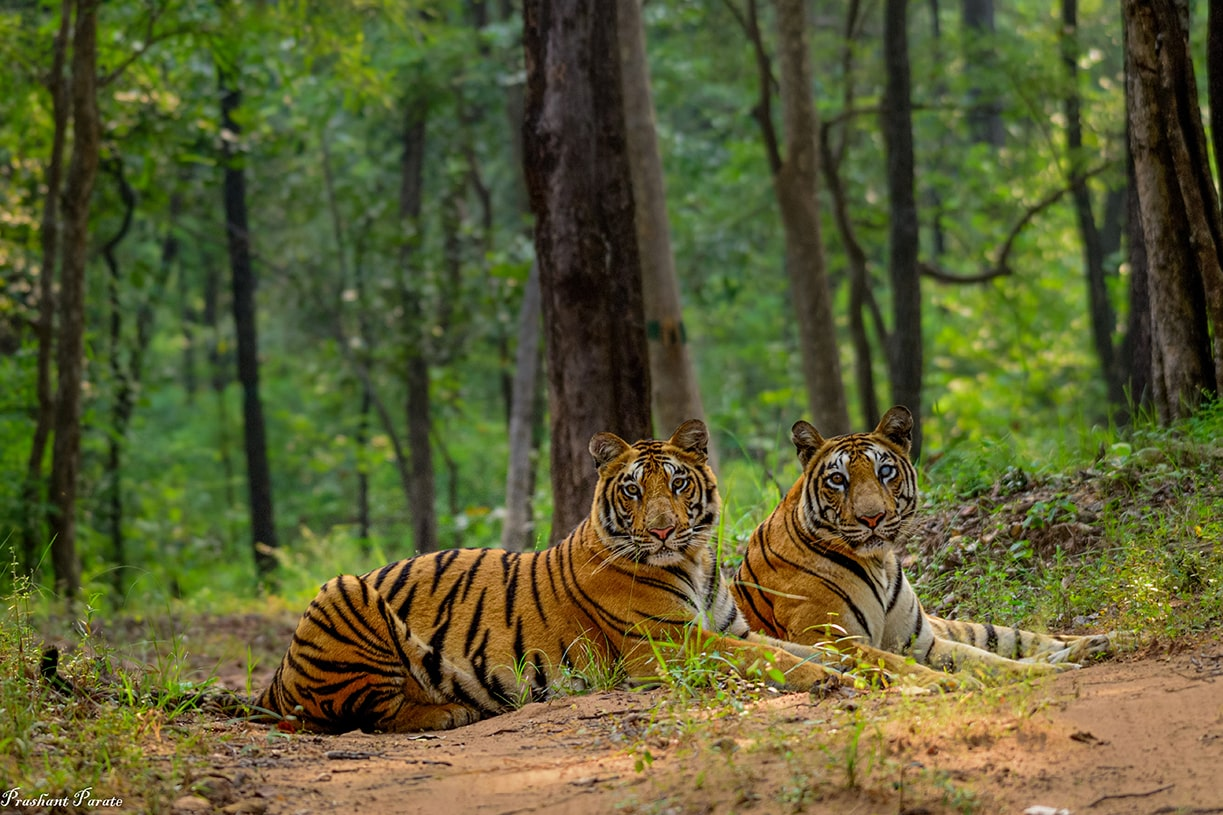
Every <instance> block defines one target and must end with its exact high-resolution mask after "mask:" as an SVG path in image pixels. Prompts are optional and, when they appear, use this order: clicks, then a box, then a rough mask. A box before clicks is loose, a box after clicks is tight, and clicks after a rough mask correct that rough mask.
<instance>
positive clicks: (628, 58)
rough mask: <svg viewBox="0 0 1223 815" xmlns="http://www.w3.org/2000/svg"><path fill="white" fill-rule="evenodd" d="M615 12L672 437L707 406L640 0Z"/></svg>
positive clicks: (656, 402) (651, 343)
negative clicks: (687, 311) (679, 265)
mask: <svg viewBox="0 0 1223 815" xmlns="http://www.w3.org/2000/svg"><path fill="white" fill-rule="evenodd" d="M616 7H617V8H618V10H619V11H618V14H617V16H616V19H617V25H618V28H617V34H618V36H619V38H620V72H621V73H620V80H621V88H622V90H623V92H624V121H625V135H626V137H627V139H628V155H629V168H630V169H631V170H632V177H633V203H634V205H635V208H636V211H637V218H636V224H637V248H638V251H639V253H640V255H641V289H642V297H643V299H644V301H645V320H646V337H647V345H648V347H649V354H650V383H651V385H652V387H653V393H652V394H651V401H652V403H653V406H654V418H655V420H656V422H657V424H658V426H659V428H660V429H661V430H664V431H670V430H673V429H675V428H677V427H679V426H680V425H681V424H683V423H684V422H685V421H687V420H688V419H701V420H702V421H703V420H704V419H705V408H704V406H703V405H702V404H701V391H700V387H699V386H698V384H697V379H696V370H695V369H694V368H693V364H692V355H691V353H690V352H689V348H690V346H689V345H688V337H687V332H686V331H685V329H684V318H683V310H682V309H681V307H680V296H679V280H678V279H677V278H676V275H675V259H674V257H673V256H672V253H671V225H670V222H669V221H668V220H667V194H666V191H665V186H664V182H663V170H662V157H661V155H660V154H659V151H658V136H657V130H656V128H655V125H654V100H653V98H652V96H651V93H650V69H649V62H648V61H647V59H646V48H645V26H644V24H643V23H642V20H641V0H620V2H618V3H616Z"/></svg>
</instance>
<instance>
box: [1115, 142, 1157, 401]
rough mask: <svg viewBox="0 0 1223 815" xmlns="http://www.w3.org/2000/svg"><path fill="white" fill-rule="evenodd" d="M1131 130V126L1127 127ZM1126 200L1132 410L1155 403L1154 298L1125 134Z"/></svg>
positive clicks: (1124, 352)
mask: <svg viewBox="0 0 1223 815" xmlns="http://www.w3.org/2000/svg"><path fill="white" fill-rule="evenodd" d="M1127 130H1128V127H1127ZM1125 152H1126V162H1125V163H1126V176H1127V178H1128V179H1129V183H1128V184H1127V185H1126V202H1127V205H1128V208H1129V217H1128V218H1127V219H1126V220H1127V222H1128V233H1129V261H1130V288H1129V295H1130V299H1129V302H1130V311H1129V318H1128V320H1127V323H1126V330H1125V340H1124V342H1123V343H1122V346H1121V355H1120V357H1121V359H1122V360H1123V361H1124V362H1125V363H1127V364H1128V372H1127V373H1128V376H1127V382H1128V387H1129V405H1130V406H1131V409H1141V408H1144V407H1150V406H1151V405H1152V404H1154V394H1153V392H1152V387H1153V383H1154V373H1153V367H1152V366H1153V360H1152V357H1151V298H1150V295H1149V294H1148V292H1147V249H1146V244H1145V243H1144V242H1143V237H1142V215H1141V213H1140V211H1139V206H1138V186H1137V184H1136V182H1135V179H1134V159H1133V157H1132V156H1131V155H1130V148H1129V137H1128V135H1127V137H1126V150H1125Z"/></svg>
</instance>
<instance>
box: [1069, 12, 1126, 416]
mask: <svg viewBox="0 0 1223 815" xmlns="http://www.w3.org/2000/svg"><path fill="white" fill-rule="evenodd" d="M1078 26H1079V21H1078V0H1062V30H1061V37H1062V64H1063V65H1064V66H1065V67H1066V74H1067V79H1068V83H1067V92H1066V97H1065V99H1063V100H1062V108H1063V110H1064V111H1065V115H1066V151H1067V153H1068V158H1069V163H1070V194H1071V197H1072V198H1073V199H1074V210H1075V214H1076V215H1077V216H1078V222H1079V236H1080V238H1081V239H1082V241H1083V270H1084V272H1085V277H1086V279H1087V303H1088V308H1089V309H1090V317H1091V329H1092V331H1091V336H1092V341H1093V343H1094V345H1095V349H1096V357H1097V358H1098V359H1099V360H1100V372H1101V374H1102V375H1103V377H1104V383H1105V385H1106V386H1107V388H1108V401H1109V403H1110V404H1113V405H1120V404H1121V403H1122V401H1123V400H1124V398H1125V394H1124V391H1123V388H1122V382H1121V376H1120V374H1119V372H1118V370H1117V365H1116V360H1115V355H1114V353H1113V331H1114V329H1115V326H1116V322H1117V317H1116V314H1115V313H1114V311H1113V304H1112V301H1111V300H1109V296H1108V287H1107V285H1106V282H1105V279H1104V241H1103V239H1102V237H1101V235H1100V230H1099V229H1098V228H1097V226H1096V218H1095V215H1094V213H1093V212H1092V205H1091V191H1090V190H1089V189H1088V188H1087V179H1086V178H1084V177H1083V169H1084V166H1083V165H1084V158H1085V156H1084V153H1083V121H1082V116H1081V113H1080V102H1079V88H1078V85H1079V45H1078Z"/></svg>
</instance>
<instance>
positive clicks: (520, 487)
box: [501, 263, 540, 552]
mask: <svg viewBox="0 0 1223 815" xmlns="http://www.w3.org/2000/svg"><path fill="white" fill-rule="evenodd" d="M539 314H540V291H539V264H537V263H532V264H531V272H530V274H529V275H528V276H527V283H526V288H525V290H524V291H523V293H522V311H521V312H519V315H518V352H517V356H516V358H515V361H514V392H513V396H512V397H511V399H510V430H509V443H510V461H509V469H508V471H507V472H506V476H505V523H504V525H503V526H502V527H501V548H502V549H509V550H510V551H511V552H525V551H529V550H531V549H533V548H534V540H533V539H532V533H533V531H534V524H533V523H532V522H531V494H532V493H533V492H534V490H535V466H534V462H533V461H532V458H533V456H532V452H533V450H534V444H533V439H532V437H533V436H534V430H535V392H536V390H537V388H538V383H539Z"/></svg>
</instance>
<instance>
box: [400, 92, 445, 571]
mask: <svg viewBox="0 0 1223 815" xmlns="http://www.w3.org/2000/svg"><path fill="white" fill-rule="evenodd" d="M426 123H427V112H426V109H425V107H424V103H423V102H414V101H411V100H409V102H408V112H407V115H406V118H405V120H404V130H403V139H402V146H403V153H402V160H401V162H400V170H401V176H400V185H399V219H400V223H401V224H402V225H403V229H404V234H405V238H404V242H403V245H402V247H401V252H400V274H401V275H403V283H402V286H401V293H402V297H403V301H404V303H403V306H404V308H403V313H404V318H403V337H404V338H405V339H404V345H405V348H404V351H405V356H406V360H405V364H404V383H405V385H406V387H407V403H406V413H407V420H408V432H407V442H408V456H409V460H408V484H407V487H408V495H407V498H408V512H409V514H410V515H411V526H412V542H413V543H414V544H415V546H416V553H417V554H423V553H425V552H436V551H437V548H438V546H437V486H436V482H435V480H434V476H433V448H432V446H431V444H432V442H431V440H430V437H431V433H430V431H431V429H432V427H433V416H432V404H431V402H430V395H429V361H428V357H427V356H426V342H427V339H426V332H425V331H423V330H422V328H421V326H422V324H423V322H424V310H423V307H422V305H421V292H420V289H421V288H422V285H421V284H422V281H421V280H420V279H419V278H420V276H421V265H420V262H419V257H418V255H419V252H418V250H419V248H420V229H421V219H420V214H421V205H422V201H423V198H424V165H425V130H426ZM412 278H417V279H416V280H413V279H412Z"/></svg>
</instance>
